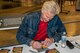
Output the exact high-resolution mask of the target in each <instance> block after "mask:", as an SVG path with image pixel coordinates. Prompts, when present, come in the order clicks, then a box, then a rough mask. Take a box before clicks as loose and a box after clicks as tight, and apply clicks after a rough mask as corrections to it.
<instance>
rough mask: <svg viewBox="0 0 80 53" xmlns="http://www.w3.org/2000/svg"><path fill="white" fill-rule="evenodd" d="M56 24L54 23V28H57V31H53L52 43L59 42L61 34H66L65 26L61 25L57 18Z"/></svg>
mask: <svg viewBox="0 0 80 53" xmlns="http://www.w3.org/2000/svg"><path fill="white" fill-rule="evenodd" d="M56 18H57V22H56V26H57V27H58V28H57V30H55V35H54V37H53V38H54V41H55V42H58V41H59V40H61V36H62V34H63V32H66V29H65V26H64V24H63V23H62V21H61V20H60V18H59V17H58V16H57V17H56Z"/></svg>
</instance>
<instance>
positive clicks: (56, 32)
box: [16, 1, 66, 49]
mask: <svg viewBox="0 0 80 53" xmlns="http://www.w3.org/2000/svg"><path fill="white" fill-rule="evenodd" d="M59 12H60V8H59V6H58V4H57V3H55V2H54V1H46V2H45V3H44V4H43V6H42V9H41V11H37V12H33V13H29V14H27V15H26V16H25V17H24V19H23V21H22V24H21V25H20V27H19V30H18V32H17V36H16V37H17V40H18V41H19V42H20V43H22V44H27V45H28V46H32V47H33V48H34V49H39V48H42V47H44V46H45V47H48V46H49V45H50V44H52V43H54V42H58V41H59V40H60V39H61V35H62V33H63V32H66V30H65V27H64V25H63V23H62V22H61V20H60V18H59V16H58V14H59Z"/></svg>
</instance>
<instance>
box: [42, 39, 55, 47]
mask: <svg viewBox="0 0 80 53" xmlns="http://www.w3.org/2000/svg"><path fill="white" fill-rule="evenodd" d="M53 42H54V39H53V38H46V39H45V40H44V41H42V42H41V43H42V46H43V48H47V47H48V46H50V45H51V44H52V43H53Z"/></svg>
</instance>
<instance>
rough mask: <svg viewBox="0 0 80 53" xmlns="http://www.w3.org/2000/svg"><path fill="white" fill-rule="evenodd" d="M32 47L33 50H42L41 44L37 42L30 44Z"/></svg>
mask: <svg viewBox="0 0 80 53" xmlns="http://www.w3.org/2000/svg"><path fill="white" fill-rule="evenodd" d="M32 47H33V48H34V49H40V48H42V44H41V43H40V42H38V41H34V42H33V43H32Z"/></svg>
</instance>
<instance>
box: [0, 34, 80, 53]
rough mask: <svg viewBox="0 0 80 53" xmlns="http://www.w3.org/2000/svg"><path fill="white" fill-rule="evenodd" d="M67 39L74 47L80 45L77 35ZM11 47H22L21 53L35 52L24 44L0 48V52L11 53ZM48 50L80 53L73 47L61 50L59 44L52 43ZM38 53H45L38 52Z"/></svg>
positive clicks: (62, 52) (79, 37)
mask: <svg viewBox="0 0 80 53" xmlns="http://www.w3.org/2000/svg"><path fill="white" fill-rule="evenodd" d="M68 39H69V40H70V41H71V42H72V43H73V44H74V45H76V44H75V42H77V43H79V44H80V35H79V36H75V37H69V38H68ZM55 44H57V45H58V47H56V46H55ZM13 47H23V50H22V53H32V52H30V51H29V50H33V51H36V50H35V49H33V48H32V47H29V46H27V45H25V44H22V45H15V46H8V47H2V48H0V50H1V49H10V52H9V53H11V52H12V49H13ZM48 48H49V49H52V48H56V49H57V50H58V51H59V52H60V53H80V49H79V48H76V47H74V49H69V48H68V47H67V46H66V47H65V48H62V47H61V43H60V42H59V43H53V44H52V45H50V46H49V47H48ZM36 52H37V51H36ZM40 53H45V51H43V52H40Z"/></svg>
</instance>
